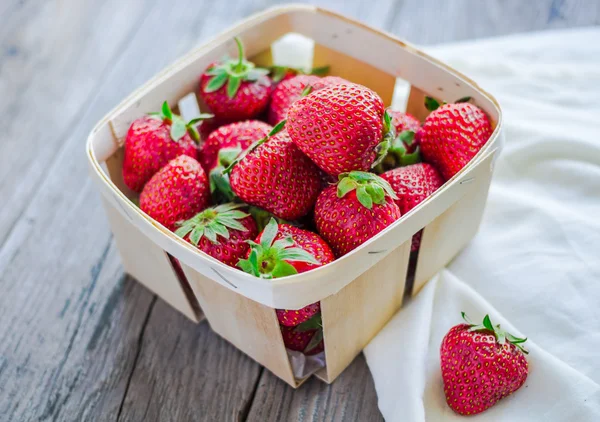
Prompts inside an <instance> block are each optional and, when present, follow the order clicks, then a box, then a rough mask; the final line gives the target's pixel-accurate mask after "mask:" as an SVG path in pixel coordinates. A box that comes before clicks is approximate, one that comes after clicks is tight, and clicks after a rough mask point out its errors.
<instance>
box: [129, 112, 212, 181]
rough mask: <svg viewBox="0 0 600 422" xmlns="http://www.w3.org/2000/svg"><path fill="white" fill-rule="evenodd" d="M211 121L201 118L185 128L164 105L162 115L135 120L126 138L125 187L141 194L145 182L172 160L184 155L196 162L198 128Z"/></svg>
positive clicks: (203, 116) (178, 118) (207, 115)
mask: <svg viewBox="0 0 600 422" xmlns="http://www.w3.org/2000/svg"><path fill="white" fill-rule="evenodd" d="M210 117H212V116H211V115H209V114H201V115H200V117H199V118H197V119H194V120H192V121H190V122H189V123H187V124H186V123H185V122H184V121H183V119H182V118H181V117H179V116H178V115H176V114H173V112H172V111H171V109H170V107H169V104H168V103H167V102H166V101H165V102H164V103H163V105H162V111H161V113H152V114H150V115H148V116H144V117H141V118H139V119H136V120H134V122H133V123H132V124H131V126H130V127H129V130H128V131H127V136H126V137H125V157H124V159H123V181H124V182H125V184H126V185H127V186H128V187H129V188H130V189H131V190H133V191H135V192H140V191H141V190H142V188H143V187H144V185H145V184H146V182H148V180H150V178H151V177H152V176H154V174H155V173H156V172H157V171H159V170H160V169H161V168H162V167H164V166H165V164H167V163H168V162H169V161H170V160H172V159H173V158H176V157H179V156H180V155H182V154H183V155H187V156H189V157H192V158H196V156H197V154H198V150H197V146H196V142H197V141H198V140H199V139H200V137H199V135H198V131H197V130H196V124H197V123H198V122H199V121H200V120H202V119H207V118H210Z"/></svg>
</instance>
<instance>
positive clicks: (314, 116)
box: [287, 83, 389, 176]
mask: <svg viewBox="0 0 600 422" xmlns="http://www.w3.org/2000/svg"><path fill="white" fill-rule="evenodd" d="M384 111H385V110H384V107H383V101H382V100H381V98H379V96H378V95H377V94H376V93H374V92H373V91H371V90H370V89H369V88H366V87H364V86H361V85H357V84H352V83H345V84H339V85H333V86H329V87H326V88H323V89H320V90H318V91H316V92H313V93H311V94H310V95H308V96H306V97H303V98H301V99H299V100H298V101H296V102H295V103H293V104H292V106H291V107H290V109H289V111H288V116H287V119H288V123H287V130H288V133H289V134H290V138H291V139H292V141H294V143H295V144H296V145H297V146H298V148H300V149H301V150H302V152H304V153H305V154H306V155H308V156H309V157H310V159H311V160H313V161H314V162H315V163H316V164H317V165H318V166H319V167H320V168H321V169H323V170H324V171H326V172H327V173H329V174H331V175H333V176H338V175H339V174H341V173H345V172H349V171H352V170H368V169H369V168H371V166H372V165H374V164H376V163H377V161H376V160H378V158H383V157H384V156H385V154H386V153H387V147H388V146H389V141H387V140H385V139H384V135H385V133H384V120H383V119H384ZM386 129H389V128H387V127H386Z"/></svg>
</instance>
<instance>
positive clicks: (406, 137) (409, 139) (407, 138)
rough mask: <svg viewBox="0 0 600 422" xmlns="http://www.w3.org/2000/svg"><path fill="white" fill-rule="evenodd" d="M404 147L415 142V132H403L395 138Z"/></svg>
mask: <svg viewBox="0 0 600 422" xmlns="http://www.w3.org/2000/svg"><path fill="white" fill-rule="evenodd" d="M396 139H398V140H399V141H400V142H402V143H403V144H405V145H406V146H411V145H412V143H413V142H414V140H415V132H413V131H412V130H405V131H402V132H400V134H399V135H398V137H397V138H396Z"/></svg>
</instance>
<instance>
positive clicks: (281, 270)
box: [238, 218, 335, 319]
mask: <svg viewBox="0 0 600 422" xmlns="http://www.w3.org/2000/svg"><path fill="white" fill-rule="evenodd" d="M249 243H250V250H249V251H248V257H247V259H244V260H240V262H239V263H238V267H240V268H241V269H242V270H244V271H245V272H247V273H249V274H252V275H254V276H256V277H261V278H266V279H271V278H280V277H285V276H287V275H292V274H297V273H303V272H305V271H309V270H312V269H313V268H318V267H320V266H323V265H325V264H328V263H330V262H331V261H333V260H334V259H335V257H334V255H333V252H332V251H331V248H330V247H329V245H328V244H327V243H325V241H324V240H323V239H322V238H321V237H320V236H319V235H318V234H316V233H313V232H310V231H308V230H303V229H300V228H298V227H294V226H291V225H289V224H277V221H276V220H275V219H274V218H271V221H269V224H267V226H266V227H265V229H264V230H263V231H262V232H261V233H260V234H259V235H258V237H257V238H256V240H255V241H254V242H249ZM309 306H312V305H309ZM306 312H309V313H311V314H314V313H315V312H318V309H317V310H316V311H315V312H312V311H310V310H307V311H306ZM290 318H292V319H293V317H290Z"/></svg>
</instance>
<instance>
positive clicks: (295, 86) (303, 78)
mask: <svg viewBox="0 0 600 422" xmlns="http://www.w3.org/2000/svg"><path fill="white" fill-rule="evenodd" d="M319 79H320V78H319V77H318V76H312V75H298V76H294V77H292V78H288V79H285V80H283V81H282V82H280V83H279V85H277V88H275V89H274V90H273V93H272V94H271V103H270V104H269V117H268V121H269V123H271V124H272V125H276V124H277V123H279V122H280V121H282V120H284V119H285V117H286V115H287V111H288V109H289V108H290V106H291V105H292V104H293V103H294V102H295V101H296V100H298V99H299V98H301V97H302V92H303V91H304V89H305V88H306V87H307V86H308V85H311V86H312V84H314V83H315V82H317V81H318V80H319Z"/></svg>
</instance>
